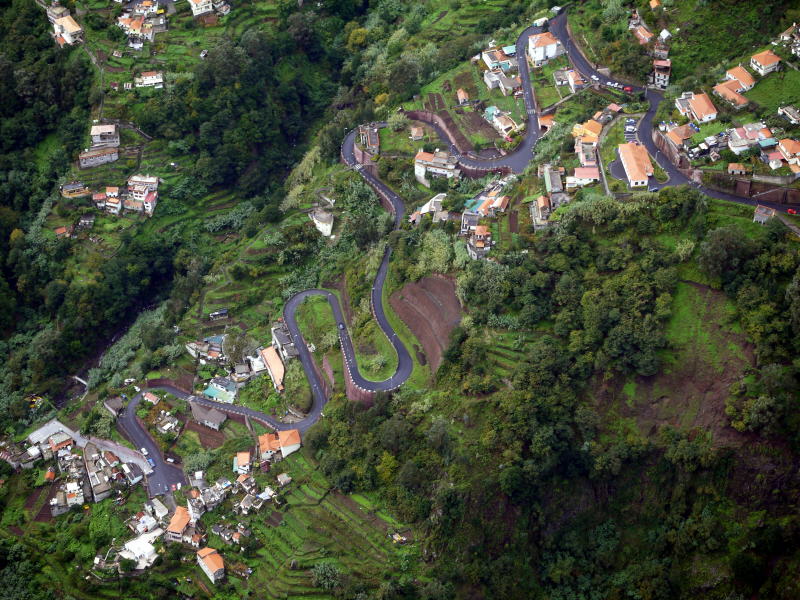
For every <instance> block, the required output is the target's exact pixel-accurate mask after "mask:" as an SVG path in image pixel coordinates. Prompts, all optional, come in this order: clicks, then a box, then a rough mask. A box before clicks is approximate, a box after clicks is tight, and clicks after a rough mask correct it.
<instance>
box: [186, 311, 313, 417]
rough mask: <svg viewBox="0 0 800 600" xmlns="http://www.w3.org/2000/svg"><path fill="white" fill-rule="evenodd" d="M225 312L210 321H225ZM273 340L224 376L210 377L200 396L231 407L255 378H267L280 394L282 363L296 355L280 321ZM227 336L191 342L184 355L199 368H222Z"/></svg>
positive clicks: (283, 364) (226, 314)
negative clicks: (240, 392) (199, 365)
mask: <svg viewBox="0 0 800 600" xmlns="http://www.w3.org/2000/svg"><path fill="white" fill-rule="evenodd" d="M227 317H228V310H227V309H221V310H219V311H214V312H213V313H210V314H209V319H210V320H212V321H215V320H219V319H226V318H227ZM271 333H272V340H271V342H272V343H271V344H270V345H268V346H261V347H259V348H257V349H256V350H255V351H254V352H253V353H252V354H251V355H249V356H245V357H244V358H243V360H242V361H241V362H240V363H238V364H235V365H233V366H232V368H231V370H230V372H229V373H228V374H227V375H225V376H220V377H213V378H212V379H211V380H210V381H209V382H208V383H207V384H206V387H205V389H204V390H203V396H205V397H207V398H209V399H212V400H216V401H217V402H224V403H226V404H232V403H233V402H234V401H235V399H236V396H237V394H238V391H239V389H241V388H242V387H244V386H245V385H246V384H247V382H248V381H250V380H251V379H252V378H254V377H260V376H262V375H268V376H269V377H270V379H271V380H272V384H273V387H274V388H275V391H277V392H279V393H280V392H283V389H284V386H283V378H284V374H285V372H286V367H285V362H286V361H288V360H291V359H292V358H295V357H296V356H297V355H298V353H299V352H298V350H297V347H296V346H295V343H294V340H293V338H292V335H291V333H290V331H289V328H288V327H287V325H286V323H285V322H284V321H283V320H282V319H281V320H279V321H277V322H276V323H274V324H273V326H272V328H271ZM226 339H227V335H226V334H219V335H212V336H208V337H205V338H203V339H202V340H196V341H191V342H188V343H187V344H186V351H187V352H188V353H189V354H190V356H192V358H194V359H196V360H197V361H198V362H199V363H200V364H201V365H205V364H212V365H220V366H221V365H224V364H226V363H228V357H227V356H226V354H225V344H226Z"/></svg>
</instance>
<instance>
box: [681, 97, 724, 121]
mask: <svg viewBox="0 0 800 600" xmlns="http://www.w3.org/2000/svg"><path fill="white" fill-rule="evenodd" d="M675 107H676V108H677V109H678V112H680V113H681V114H682V115H684V116H687V117H689V118H690V119H694V120H695V121H698V122H700V123H707V122H708V121H713V120H714V119H716V118H717V108H716V107H715V106H714V103H713V102H711V98H709V97H708V94H695V93H694V92H684V93H683V94H681V95H680V97H679V98H676V99H675Z"/></svg>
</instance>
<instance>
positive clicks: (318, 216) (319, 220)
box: [308, 208, 333, 237]
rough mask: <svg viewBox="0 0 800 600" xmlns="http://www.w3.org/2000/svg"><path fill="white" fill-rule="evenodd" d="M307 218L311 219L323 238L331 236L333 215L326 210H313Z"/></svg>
mask: <svg viewBox="0 0 800 600" xmlns="http://www.w3.org/2000/svg"><path fill="white" fill-rule="evenodd" d="M308 216H309V217H310V218H311V221H312V222H313V223H314V227H316V228H317V231H319V232H320V233H321V234H322V235H324V236H325V237H330V236H331V232H332V231H333V214H331V213H329V212H328V211H327V210H322V209H321V208H315V209H314V210H312V211H311V212H310V213H309V215H308Z"/></svg>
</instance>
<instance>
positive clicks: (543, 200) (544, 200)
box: [536, 196, 550, 208]
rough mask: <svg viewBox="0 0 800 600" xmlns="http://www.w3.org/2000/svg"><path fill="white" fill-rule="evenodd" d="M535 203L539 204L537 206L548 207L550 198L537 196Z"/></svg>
mask: <svg viewBox="0 0 800 600" xmlns="http://www.w3.org/2000/svg"><path fill="white" fill-rule="evenodd" d="M536 204H537V205H538V206H539V208H550V198H548V197H547V196H539V197H538V198H537V199H536Z"/></svg>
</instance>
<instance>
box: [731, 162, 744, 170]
mask: <svg viewBox="0 0 800 600" xmlns="http://www.w3.org/2000/svg"><path fill="white" fill-rule="evenodd" d="M746 170H747V167H745V166H744V165H743V164H742V163H729V164H728V171H746Z"/></svg>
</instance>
